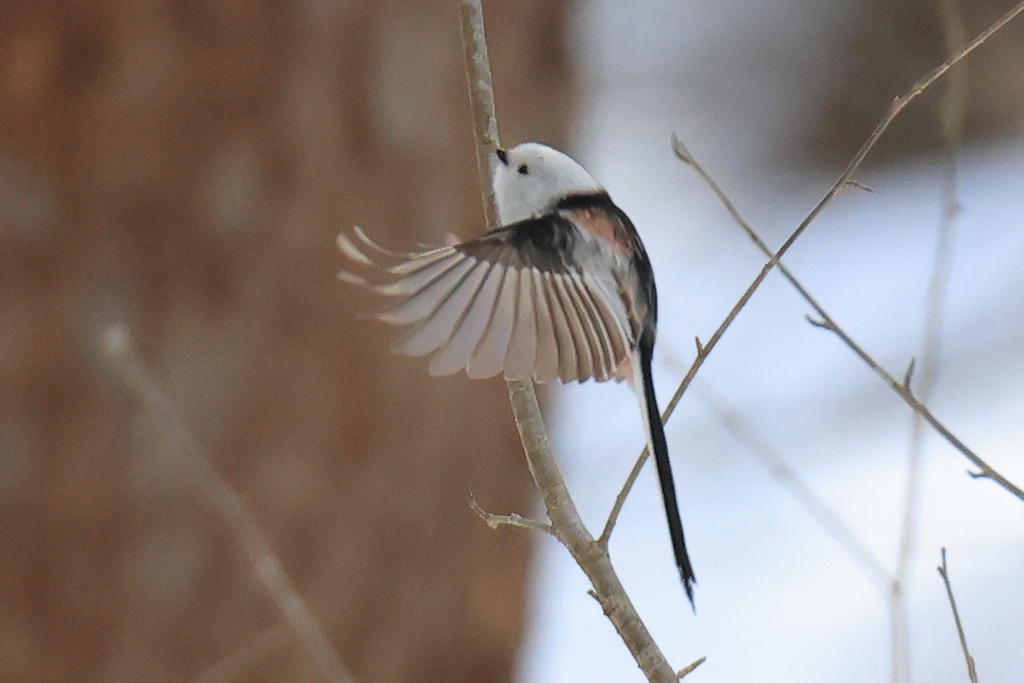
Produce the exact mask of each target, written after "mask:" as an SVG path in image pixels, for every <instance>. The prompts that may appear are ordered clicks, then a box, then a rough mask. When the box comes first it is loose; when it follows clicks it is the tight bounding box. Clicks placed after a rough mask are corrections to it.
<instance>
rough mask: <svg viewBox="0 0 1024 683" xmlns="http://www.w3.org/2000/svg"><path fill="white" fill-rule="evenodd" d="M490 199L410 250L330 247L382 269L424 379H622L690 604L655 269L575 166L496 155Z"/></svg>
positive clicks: (542, 152) (524, 147)
mask: <svg viewBox="0 0 1024 683" xmlns="http://www.w3.org/2000/svg"><path fill="white" fill-rule="evenodd" d="M497 156H498V160H499V161H500V163H498V164H496V171H495V173H494V193H495V199H496V203H497V210H498V222H499V223H500V225H501V227H499V228H497V229H495V230H492V231H491V232H488V233H486V234H484V235H482V236H480V237H478V238H476V239H472V240H469V241H466V242H462V243H460V244H454V245H451V246H445V247H438V248H435V249H428V250H426V251H420V252H415V253H411V254H395V253H392V252H388V251H386V250H384V249H382V248H380V247H378V246H377V245H376V244H375V243H374V242H373V241H372V240H370V239H369V237H367V236H366V234H365V233H364V232H363V231H362V230H360V229H359V228H355V231H354V237H355V239H354V240H353V239H351V238H349V237H348V236H346V235H345V234H341V235H338V246H339V247H340V249H341V251H342V253H343V254H344V255H345V256H347V257H348V258H349V259H351V260H352V261H354V262H356V263H359V264H362V265H364V266H378V267H380V268H383V270H384V271H385V273H386V274H387V275H388V276H389V279H388V281H387V282H385V283H384V284H376V285H370V284H369V283H368V282H367V281H366V280H365V279H363V278H361V277H358V276H356V275H353V274H352V273H350V272H343V273H342V274H341V277H342V279H345V280H348V281H351V282H358V283H361V284H366V285H369V286H370V287H371V288H372V289H373V290H375V291H376V292H378V293H380V294H383V295H386V296H393V297H396V298H399V299H401V303H399V304H398V305H397V306H396V307H394V308H392V309H390V310H387V311H385V312H383V313H379V314H378V315H377V318H378V319H380V320H382V321H384V322H386V323H390V324H392V325H409V326H412V329H411V331H410V332H409V333H408V335H407V336H405V338H404V339H402V340H401V341H400V342H399V343H398V344H397V348H396V350H397V351H399V352H400V353H404V354H407V355H410V356H425V355H428V354H433V357H432V358H431V360H430V366H429V370H430V373H431V374H432V375H450V374H454V373H456V372H458V371H460V370H462V369H465V371H466V374H467V375H469V377H471V378H484V377H493V376H494V375H497V374H499V373H502V372H503V373H504V375H505V379H508V380H520V379H526V378H528V377H532V378H533V379H536V380H537V381H540V382H546V381H550V380H552V379H554V378H556V377H557V378H558V379H560V380H562V381H563V382H572V381H580V382H584V381H586V380H588V379H590V378H594V380H595V381H598V382H604V381H606V380H610V379H614V380H616V381H621V380H623V379H625V380H628V381H629V382H630V385H631V386H632V388H633V390H634V392H635V393H636V395H637V397H638V399H639V401H640V410H641V413H642V417H643V422H644V426H645V428H646V432H647V441H648V445H649V448H650V450H651V452H652V453H653V454H654V461H655V463H656V465H657V470H658V479H659V481H660V483H661V493H662V497H663V499H664V502H665V512H666V514H667V516H668V527H669V532H670V534H671V537H672V548H673V550H674V551H675V559H676V565H677V566H678V568H679V573H680V575H681V576H682V579H683V587H684V588H685V589H686V595H687V597H688V598H689V599H690V602H691V603H693V584H694V582H695V579H694V575H693V569H692V567H691V566H690V558H689V557H688V556H687V554H686V542H685V541H684V539H683V524H682V520H681V519H680V517H679V508H678V503H677V502H676V489H675V484H674V482H673V479H672V468H671V465H670V464H669V459H668V445H667V444H666V442H665V430H664V427H663V425H662V422H661V416H660V414H659V412H658V402H657V399H656V398H655V396H654V383H653V381H652V376H651V357H652V355H653V352H654V338H655V329H656V325H657V317H658V315H657V309H658V304H657V295H656V293H655V288H654V275H653V273H652V271H651V262H650V260H649V259H648V257H647V252H646V251H645V250H644V245H643V243H642V242H641V241H640V236H639V235H638V234H637V232H636V228H634V227H633V223H632V222H631V221H630V220H629V217H628V216H626V214H625V213H623V211H622V209H620V208H619V207H618V206H616V205H615V204H614V203H613V202H612V200H611V198H610V197H609V196H608V193H607V191H605V189H604V188H603V187H601V185H600V184H599V183H598V182H597V181H596V180H595V179H594V177H593V176H591V175H590V174H589V173H588V172H587V171H586V170H585V169H584V168H583V167H582V166H580V165H579V164H578V163H576V161H574V160H573V159H571V158H569V157H568V156H566V155H565V154H563V153H561V152H559V151H557V150H554V149H552V148H550V147H547V146H545V145H541V144H538V143H534V142H527V143H523V144H520V145H517V146H515V147H513V148H512V149H509V150H507V151H506V150H498V152H497Z"/></svg>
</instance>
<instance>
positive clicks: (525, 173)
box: [516, 164, 530, 175]
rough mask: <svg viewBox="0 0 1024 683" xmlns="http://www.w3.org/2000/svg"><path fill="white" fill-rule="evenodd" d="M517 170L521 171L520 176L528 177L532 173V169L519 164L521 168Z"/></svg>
mask: <svg viewBox="0 0 1024 683" xmlns="http://www.w3.org/2000/svg"><path fill="white" fill-rule="evenodd" d="M516 170H517V171H519V175H528V174H529V173H530V167H529V166H527V165H526V164H519V168H517V169H516Z"/></svg>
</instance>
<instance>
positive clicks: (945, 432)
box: [606, 4, 1024, 529]
mask: <svg viewBox="0 0 1024 683" xmlns="http://www.w3.org/2000/svg"><path fill="white" fill-rule="evenodd" d="M1021 9H1024V4H1022V5H1018V7H1017V8H1015V9H1014V10H1013V13H1014V16H1016V14H1019V13H1020V11H1021ZM1005 18H1006V17H1004V19H1005ZM1011 18H1012V17H1011ZM1005 23H1006V22H1005V21H1004V22H1002V24H1005ZM1002 24H1001V25H1002ZM987 33H988V35H991V29H990V30H989V31H988V32H987ZM677 144H680V145H681V144H682V143H681V141H679V139H678V137H676V136H675V135H673V140H672V145H673V149H675V148H676V145H677ZM682 149H683V150H685V152H684V153H683V154H682V155H680V158H681V159H683V160H684V161H685V162H686V163H687V164H688V165H690V166H691V167H693V169H694V170H695V171H696V172H697V174H698V175H699V176H700V177H701V178H702V179H703V180H704V182H705V183H706V184H707V185H708V187H709V188H710V189H711V191H712V192H714V193H715V195H716V196H717V197H718V198H719V200H720V201H721V202H722V204H723V206H725V208H726V210H727V211H728V212H729V214H730V215H731V216H732V218H733V220H734V221H735V222H736V224H737V225H739V226H740V227H741V228H742V229H743V230H744V232H746V233H747V235H748V236H749V237H750V239H751V240H752V241H753V242H754V243H755V244H756V245H757V247H758V248H759V249H761V251H762V252H764V253H765V254H766V255H768V254H771V249H770V247H768V245H767V244H766V243H765V242H764V240H762V239H761V237H760V236H759V235H758V234H757V232H756V231H755V230H754V229H753V228H752V227H751V225H750V224H749V223H748V222H747V221H746V219H745V218H743V216H742V214H740V212H739V210H738V209H737V208H736V206H735V204H734V203H733V202H732V200H731V199H730V198H729V196H728V195H727V194H726V192H725V191H724V190H723V189H722V187H721V186H720V185H719V184H718V183H717V181H715V179H714V178H713V177H712V176H711V175H710V173H708V171H707V170H706V169H705V168H704V167H703V166H701V165H700V163H699V162H698V161H697V160H696V158H695V157H694V156H693V155H692V154H691V153H690V152H689V150H686V148H685V146H684V147H682ZM778 269H779V272H780V273H782V275H783V277H785V278H786V280H788V281H789V283H790V285H792V286H793V288H794V289H796V290H797V292H798V293H799V294H800V296H802V297H803V298H804V300H806V301H807V303H808V304H810V306H811V307H812V308H813V309H814V311H815V313H817V315H818V318H817V319H815V318H812V317H811V316H807V322H809V323H810V324H812V325H814V326H815V327H819V328H821V329H824V330H828V331H829V332H833V333H834V334H835V335H836V336H838V337H839V339H840V340H841V341H842V342H843V343H844V344H846V345H847V346H848V347H849V348H850V349H851V350H852V351H853V352H854V353H856V354H857V356H858V357H859V358H860V359H861V360H862V361H863V362H864V363H866V364H867V365H868V367H870V368H871V369H872V370H873V371H874V372H875V374H876V375H878V377H880V378H881V379H882V380H883V381H884V382H885V383H886V384H887V385H889V388H891V389H892V390H893V391H895V392H896V394H897V395H899V397H900V398H901V399H903V400H904V401H905V402H906V403H907V405H909V406H910V408H911V409H912V410H913V411H914V412H915V413H917V414H919V415H920V416H921V417H922V418H923V419H924V420H925V422H927V423H928V424H929V425H931V427H932V428H933V429H935V431H937V432H938V433H939V434H940V435H941V436H942V437H943V438H944V439H945V440H946V441H948V442H949V443H950V445H952V446H953V447H954V448H955V449H956V450H958V451H960V453H962V454H963V455H964V456H965V457H966V458H967V459H968V460H970V461H971V462H972V463H974V464H975V465H976V466H977V467H978V468H979V469H980V470H981V472H980V473H978V474H977V476H976V478H986V479H992V480H993V481H995V482H996V483H998V484H999V485H1000V486H1002V487H1003V488H1005V489H1006V490H1007V491H1009V492H1010V493H1012V494H1013V495H1014V496H1016V497H1018V498H1020V499H1021V500H1024V491H1022V490H1021V489H1020V488H1019V487H1018V486H1016V485H1015V484H1013V483H1012V482H1010V481H1009V480H1008V479H1006V478H1005V477H1003V476H1002V475H1001V474H999V473H998V472H997V471H996V470H994V469H993V468H992V467H990V466H989V465H988V464H987V463H986V462H985V461H984V460H982V459H981V457H980V456H978V455H977V454H976V453H975V452H974V451H972V450H971V449H970V448H968V447H967V445H966V444H964V443H963V442H962V441H960V439H958V438H957V437H956V436H955V435H954V434H953V433H952V432H951V431H950V430H949V429H947V428H946V427H945V426H944V425H943V424H942V423H941V422H940V421H939V420H938V419H937V418H936V417H935V416H934V415H932V413H931V411H930V410H929V409H928V407H927V406H926V405H925V404H924V403H922V402H921V401H920V400H918V399H917V398H916V397H915V396H914V393H913V391H912V389H911V388H910V386H909V385H910V380H911V379H912V378H913V373H914V365H915V362H914V361H913V360H911V363H910V365H908V368H907V371H906V373H905V375H904V378H903V381H901V380H898V379H896V378H895V377H894V376H893V375H891V374H890V373H889V372H888V371H887V370H885V368H883V367H882V366H881V365H879V363H878V362H877V361H876V360H875V359H874V358H872V357H871V356H870V355H869V354H868V353H867V352H866V351H865V350H864V349H863V348H862V347H861V346H860V345H859V344H858V343H857V342H856V341H854V340H853V338H852V337H850V336H849V335H848V334H847V333H846V332H845V331H844V330H843V328H841V327H840V326H839V325H838V323H836V321H835V320H834V319H833V318H832V316H830V315H829V313H828V311H826V310H825V309H824V308H823V307H822V305H821V304H820V303H819V302H818V301H817V299H815V298H814V297H813V296H812V295H811V293H810V292H809V291H808V290H807V289H806V288H805V287H804V286H803V285H802V284H801V283H800V281H799V280H797V279H796V277H795V276H794V275H793V273H792V272H791V271H790V270H789V269H788V268H787V267H786V266H785V264H782V263H780V264H778ZM716 341H717V340H716ZM710 346H711V344H708V345H706V346H705V347H703V348H704V350H705V351H707V350H708V349H709V347H710ZM703 355H706V354H700V353H698V356H697V359H696V360H695V361H694V366H698V365H699V363H702V362H703ZM690 370H691V371H690V373H687V378H690V376H691V374H695V370H694V368H693V367H691V369H690ZM687 378H684V380H683V382H682V383H681V384H680V386H679V389H677V390H676V395H675V396H673V397H672V398H673V401H672V402H670V403H669V405H668V407H667V409H666V410H665V413H664V415H663V417H664V419H665V420H668V418H669V416H671V414H672V411H673V410H674V409H675V406H676V403H678V400H677V397H681V395H682V393H683V392H684V391H685V390H686V387H687V386H688V385H689V382H690V381H692V380H689V379H687ZM646 458H647V455H646V451H645V452H644V453H642V454H641V456H640V458H639V459H638V461H637V467H641V466H642V465H643V461H645V460H646ZM631 485H632V481H627V485H626V486H624V487H623V490H622V492H620V498H623V499H624V495H623V494H628V492H629V486H631ZM607 528H608V525H606V529H607Z"/></svg>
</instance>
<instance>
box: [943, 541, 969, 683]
mask: <svg viewBox="0 0 1024 683" xmlns="http://www.w3.org/2000/svg"><path fill="white" fill-rule="evenodd" d="M936 569H938V570H939V576H941V577H942V582H943V583H944V584H946V595H947V596H949V606H950V607H951V608H952V610H953V620H954V621H955V622H956V633H957V635H958V636H960V647H961V648H963V651H964V660H965V661H966V662H967V676H968V677H969V678H970V679H971V683H978V673H977V671H975V669H974V657H972V656H971V652H970V650H968V649H967V636H965V635H964V627H963V624H962V623H960V612H959V610H957V608H956V600H955V599H954V598H953V587H952V586H951V585H950V584H949V571H948V570H947V568H946V549H945V548H943V549H942V566H940V567H936Z"/></svg>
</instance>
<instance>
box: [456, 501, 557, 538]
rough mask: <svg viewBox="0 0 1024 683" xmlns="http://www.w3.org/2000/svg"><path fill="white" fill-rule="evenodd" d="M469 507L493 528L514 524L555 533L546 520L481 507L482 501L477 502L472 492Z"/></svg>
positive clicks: (523, 527) (531, 529)
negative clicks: (541, 520)
mask: <svg viewBox="0 0 1024 683" xmlns="http://www.w3.org/2000/svg"><path fill="white" fill-rule="evenodd" d="M469 509H470V510H472V511H473V512H475V513H476V516H477V517H479V518H480V519H482V520H484V522H486V523H487V526H489V527H490V528H492V529H497V528H498V527H500V526H514V527H519V528H521V529H529V530H530V531H543V532H544V533H546V534H551V535H552V536H553V535H554V531H553V530H552V529H551V525H550V524H547V523H545V522H538V521H537V520H535V519H529V518H527V517H523V516H521V515H517V514H516V513H514V512H513V513H512V514H511V515H496V514H493V513H491V512H488V511H487V510H484V509H483V508H482V507H480V503H478V502H476V498H475V497H474V496H473V494H472V493H470V494H469Z"/></svg>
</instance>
